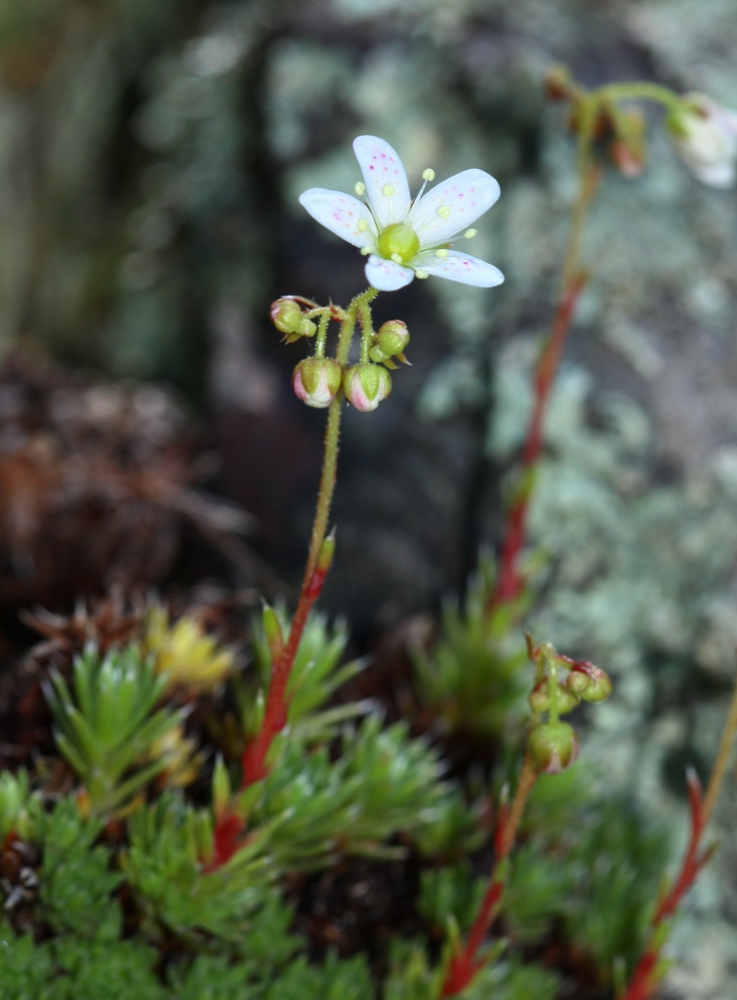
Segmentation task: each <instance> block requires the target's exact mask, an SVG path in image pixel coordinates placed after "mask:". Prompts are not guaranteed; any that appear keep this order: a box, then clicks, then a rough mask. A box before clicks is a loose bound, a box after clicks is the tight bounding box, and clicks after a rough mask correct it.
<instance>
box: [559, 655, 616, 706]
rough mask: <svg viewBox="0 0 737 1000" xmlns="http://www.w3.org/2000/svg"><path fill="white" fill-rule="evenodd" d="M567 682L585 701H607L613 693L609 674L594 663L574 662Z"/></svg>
mask: <svg viewBox="0 0 737 1000" xmlns="http://www.w3.org/2000/svg"><path fill="white" fill-rule="evenodd" d="M566 683H567V686H568V687H569V688H570V689H571V691H575V692H576V694H578V695H580V696H581V698H583V700H584V701H592V702H596V701H605V700H606V699H607V698H608V697H609V695H610V694H611V693H612V681H611V678H610V677H609V674H608V673H607V672H606V671H605V670H601V668H600V667H595V666H594V665H593V663H581V662H576V663H574V664H573V666H572V667H571V672H570V674H569V675H568V678H567V681H566Z"/></svg>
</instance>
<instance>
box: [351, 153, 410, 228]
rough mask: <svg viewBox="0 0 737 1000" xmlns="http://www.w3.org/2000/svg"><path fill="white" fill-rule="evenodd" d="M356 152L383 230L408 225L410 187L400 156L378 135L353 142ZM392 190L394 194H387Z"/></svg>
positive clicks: (370, 198)
mask: <svg viewBox="0 0 737 1000" xmlns="http://www.w3.org/2000/svg"><path fill="white" fill-rule="evenodd" d="M353 152H354V153H355V154H356V159H357V160H358V165H359V166H360V168H361V173H362V174H363V180H364V183H365V185H366V194H367V195H368V200H369V203H370V205H371V208H372V210H373V213H374V215H375V216H376V221H377V222H378V223H379V226H380V227H381V228H382V229H385V228H386V227H387V226H390V225H392V223H394V222H404V219H405V217H406V215H407V212H408V211H409V206H410V197H409V184H408V183H407V174H406V173H405V170H404V167H403V166H402V161H401V160H400V159H399V156H398V154H397V153H396V152H395V150H393V149H392V147H391V146H390V145H389V143H388V142H384V140H383V139H379V138H377V137H376V136H375V135H359V136H358V138H357V139H355V140H354V142H353ZM391 189H393V192H394V193H393V194H384V192H385V191H389V190H391Z"/></svg>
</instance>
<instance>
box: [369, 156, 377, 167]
mask: <svg viewBox="0 0 737 1000" xmlns="http://www.w3.org/2000/svg"><path fill="white" fill-rule="evenodd" d="M374 159H376V157H374ZM373 169H374V165H373V163H372V164H371V165H370V166H369V170H373Z"/></svg>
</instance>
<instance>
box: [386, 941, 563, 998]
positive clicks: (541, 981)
mask: <svg viewBox="0 0 737 1000" xmlns="http://www.w3.org/2000/svg"><path fill="white" fill-rule="evenodd" d="M503 948H504V943H503V942H499V943H498V944H497V945H496V946H494V947H492V948H491V949H490V950H488V951H487V953H486V956H485V957H486V960H487V965H486V966H485V967H484V968H483V969H482V970H481V971H480V972H479V973H478V975H477V976H476V978H475V979H474V981H473V982H472V983H471V985H470V986H468V987H467V988H466V989H465V990H464V992H463V993H462V994H460V997H461V1000H489V997H493V998H494V1000H554V998H555V997H556V996H557V995H558V990H559V988H560V980H559V979H558V977H557V976H556V975H555V973H553V972H550V971H549V970H548V969H545V968H543V967H542V966H540V965H537V964H536V963H534V962H531V963H527V964H525V965H522V964H521V963H520V962H518V961H516V960H506V959H500V954H501V951H502V950H503ZM442 981H443V968H442V966H438V965H435V964H434V963H432V962H431V961H430V960H429V959H428V956H427V953H426V951H425V949H424V948H423V946H422V945H421V944H419V943H417V942H408V941H398V942H396V943H395V945H394V947H393V949H392V965H391V969H390V973H389V977H388V979H387V981H386V983H385V986H384V989H383V992H382V1000H440V995H441V989H442Z"/></svg>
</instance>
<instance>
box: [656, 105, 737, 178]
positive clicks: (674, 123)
mask: <svg viewBox="0 0 737 1000" xmlns="http://www.w3.org/2000/svg"><path fill="white" fill-rule="evenodd" d="M666 126H667V129H668V132H669V133H670V138H671V141H672V143H673V145H674V147H675V150H676V152H677V153H678V155H679V156H680V158H681V159H682V160H683V162H684V163H685V164H686V166H687V167H688V168H689V170H690V171H691V172H692V173H693V174H694V175H695V177H697V178H698V180H700V181H701V182H702V183H703V184H708V185H709V186H710V187H716V188H730V187H733V186H734V183H735V179H737V112H735V111H732V110H730V109H729V108H725V107H723V106H722V105H721V104H718V103H717V102H716V101H713V100H712V99H711V98H710V97H707V96H706V94H686V95H685V97H684V98H683V101H682V102H681V105H680V107H679V109H678V110H675V111H672V112H671V113H670V114H669V115H668V118H667V120H666Z"/></svg>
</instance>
